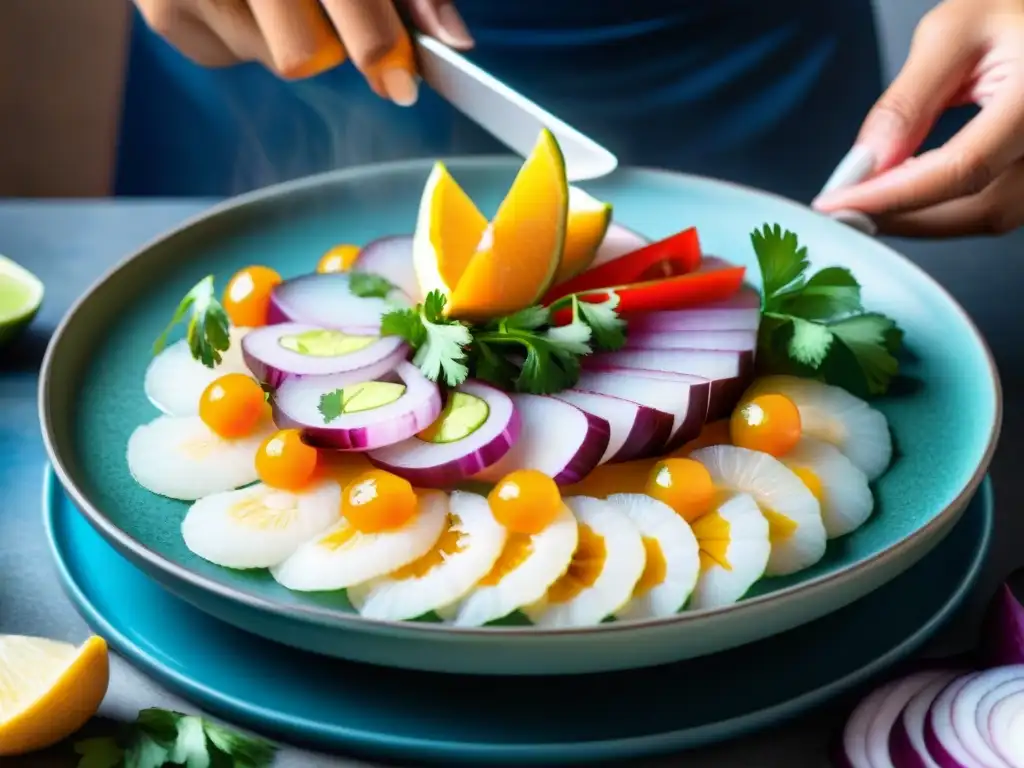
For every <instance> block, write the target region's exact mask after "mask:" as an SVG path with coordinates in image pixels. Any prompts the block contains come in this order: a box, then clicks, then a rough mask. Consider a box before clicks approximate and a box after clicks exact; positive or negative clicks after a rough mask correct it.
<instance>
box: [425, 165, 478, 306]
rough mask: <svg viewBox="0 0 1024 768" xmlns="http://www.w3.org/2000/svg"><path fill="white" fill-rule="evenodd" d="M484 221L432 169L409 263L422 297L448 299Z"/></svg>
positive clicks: (438, 169)
mask: <svg viewBox="0 0 1024 768" xmlns="http://www.w3.org/2000/svg"><path fill="white" fill-rule="evenodd" d="M487 227H488V223H487V218H486V217H485V216H484V215H483V214H482V213H480V211H479V210H478V209H477V207H476V205H474V204H473V201H472V200H470V199H469V196H468V195H467V194H466V193H465V192H464V191H463V189H462V187H460V186H459V184H458V182H456V181H455V179H454V178H452V175H451V174H450V173H449V172H448V169H447V168H445V167H444V164H443V163H437V164H435V165H434V169H433V170H432V171H431V172H430V176H429V177H428V178H427V184H426V186H425V187H424V189H423V197H422V198H421V200H420V210H419V216H418V218H417V221H416V233H415V235H414V236H413V246H412V260H413V269H415V271H416V280H417V281H418V282H419V284H420V288H421V290H422V292H423V295H424V296H426V295H427V294H428V293H430V292H431V291H440V292H441V293H443V294H444V295H445V296H450V295H451V293H452V291H454V290H455V286H456V285H457V284H458V282H459V279H460V278H461V277H462V274H463V272H465V270H466V267H467V265H468V264H469V262H470V260H471V259H472V258H473V257H474V255H475V254H476V251H477V246H478V245H479V244H480V241H481V240H482V239H483V236H484V233H485V232H486V231H487Z"/></svg>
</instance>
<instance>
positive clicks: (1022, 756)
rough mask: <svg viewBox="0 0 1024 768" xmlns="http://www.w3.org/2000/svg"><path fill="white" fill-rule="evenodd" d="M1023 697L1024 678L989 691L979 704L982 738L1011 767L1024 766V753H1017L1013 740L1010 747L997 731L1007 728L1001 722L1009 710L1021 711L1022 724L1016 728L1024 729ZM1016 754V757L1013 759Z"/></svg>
mask: <svg viewBox="0 0 1024 768" xmlns="http://www.w3.org/2000/svg"><path fill="white" fill-rule="evenodd" d="M1022 695H1024V677H1015V678H1014V679H1012V680H1008V681H1006V682H1004V683H1002V684H1001V685H997V686H996V687H995V688H993V689H992V690H990V691H988V692H987V693H986V694H985V695H984V696H982V697H981V701H979V702H978V713H977V717H976V720H977V723H978V728H979V729H980V730H981V734H982V736H983V737H985V740H986V742H987V744H988V746H989V747H991V748H992V749H993V750H994V751H995V753H996V754H997V755H999V756H1000V757H1001V758H1002V759H1003V760H1006V761H1007V762H1009V764H1010V765H1024V752H1017V749H1015V748H1013V747H1012V746H1011V745H1012V740H1011V742H1010V745H1008V744H1007V743H1006V742H1007V740H1006V739H1005V738H1003V737H1002V735H1001V734H997V731H1001V730H1002V729H1003V728H1005V724H1002V722H1001V721H1002V720H1003V719H1005V716H1006V715H1007V714H1009V713H1008V712H1007V710H1012V709H1013V708H1016V709H1018V710H1020V712H1019V717H1020V722H1019V723H1017V725H1016V727H1017V728H1024V701H1020V700H1019V697H1020V696H1022ZM997 721H999V722H997ZM1020 747H1024V741H1022V742H1021V743H1020ZM1015 753H1016V757H1011V755H1014V754H1015Z"/></svg>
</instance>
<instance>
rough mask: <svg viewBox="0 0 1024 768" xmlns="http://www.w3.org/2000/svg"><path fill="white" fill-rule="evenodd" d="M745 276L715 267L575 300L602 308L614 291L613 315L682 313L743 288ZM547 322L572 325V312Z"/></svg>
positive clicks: (587, 294)
mask: <svg viewBox="0 0 1024 768" xmlns="http://www.w3.org/2000/svg"><path fill="white" fill-rule="evenodd" d="M716 261H717V260H716ZM746 272H747V268H746V267H716V268H714V269H709V270H706V271H705V270H700V271H698V272H691V273H690V274H688V275H679V276H678V277H669V278H666V279H664V280H651V281H648V282H645V283H633V284H632V285H620V286H617V287H614V288H599V289H597V290H594V291H586V292H584V293H581V294H577V298H578V299H579V300H580V301H585V302H587V303H589V304H602V303H604V302H605V301H608V298H609V295H610V294H611V292H613V291H614V292H615V294H616V295H617V296H618V297H619V304H618V306H617V307H616V311H617V312H618V313H619V314H620V315H628V314H635V313H638V312H661V311H664V310H671V309H684V308H686V307H695V306H700V305H701V304H707V303H708V302H711V301H721V300H722V299H727V298H729V297H730V296H732V295H733V294H734V293H736V291H738V290H739V289H740V286H741V285H743V276H744V275H745V274H746ZM551 320H552V324H554V325H565V324H566V323H570V322H572V309H571V308H570V307H561V308H559V309H557V310H555V312H554V313H552V317H551Z"/></svg>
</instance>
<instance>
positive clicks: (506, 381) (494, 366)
mask: <svg viewBox="0 0 1024 768" xmlns="http://www.w3.org/2000/svg"><path fill="white" fill-rule="evenodd" d="M473 352H474V357H473V373H474V375H475V376H476V377H477V378H478V379H480V380H482V381H486V382H488V383H489V384H493V385H494V386H496V387H498V389H503V390H506V391H507V390H510V389H513V388H514V387H515V381H516V377H517V376H519V369H518V368H516V366H515V365H514V364H513V363H512V362H511V361H510V360H509V359H508V358H506V357H505V356H504V355H502V354H500V353H498V352H495V351H494V349H493V348H492V347H491V345H490V344H488V343H487V342H486V341H481V340H480V339H479V338H474V339H473Z"/></svg>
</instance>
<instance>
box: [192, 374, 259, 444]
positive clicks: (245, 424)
mask: <svg viewBox="0 0 1024 768" xmlns="http://www.w3.org/2000/svg"><path fill="white" fill-rule="evenodd" d="M267 411H268V406H267V397H266V394H265V393H264V392H263V389H262V388H261V387H260V385H259V384H257V383H256V380H255V379H253V378H251V377H249V376H246V375H245V374H244V373H229V374H227V375H226V376H221V377H220V378H219V379H215V380H213V381H212V382H210V384H209V386H207V387H206V389H205V390H203V394H202V396H201V397H200V398H199V418H201V419H202V420H203V421H204V422H205V423H206V426H208V427H209V428H210V429H212V430H213V431H214V432H216V433H217V434H218V435H220V436H221V437H225V438H233V437H245V436H246V435H249V434H252V431H253V430H254V429H255V428H256V426H257V425H258V424H259V423H260V421H262V420H263V418H264V417H265V416H266V415H267Z"/></svg>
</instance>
